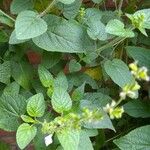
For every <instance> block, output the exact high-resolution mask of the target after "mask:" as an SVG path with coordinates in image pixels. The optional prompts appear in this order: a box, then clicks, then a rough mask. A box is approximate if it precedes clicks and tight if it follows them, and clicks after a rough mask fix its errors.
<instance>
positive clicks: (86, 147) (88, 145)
mask: <svg viewBox="0 0 150 150" xmlns="http://www.w3.org/2000/svg"><path fill="white" fill-rule="evenodd" d="M78 150H94V149H93V145H92V142H91V140H90V138H89V136H88V135H87V133H86V132H85V131H81V133H80V142H79V145H78Z"/></svg>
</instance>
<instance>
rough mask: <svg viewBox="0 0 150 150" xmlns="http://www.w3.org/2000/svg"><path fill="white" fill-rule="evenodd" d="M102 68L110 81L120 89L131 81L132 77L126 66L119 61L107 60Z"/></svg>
mask: <svg viewBox="0 0 150 150" xmlns="http://www.w3.org/2000/svg"><path fill="white" fill-rule="evenodd" d="M104 68H105V71H106V73H107V74H108V75H109V76H110V77H111V79H112V80H113V81H114V82H115V83H116V84H118V85H119V86H120V87H124V86H125V85H126V84H128V83H131V82H132V81H133V76H132V75H131V73H130V71H129V68H128V66H127V65H126V64H125V63H124V62H123V61H121V60H119V59H114V60H112V61H110V60H107V61H106V62H105V64H104Z"/></svg>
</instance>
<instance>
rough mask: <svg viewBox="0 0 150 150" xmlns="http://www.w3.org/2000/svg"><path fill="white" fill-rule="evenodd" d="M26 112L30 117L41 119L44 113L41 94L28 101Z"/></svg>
mask: <svg viewBox="0 0 150 150" xmlns="http://www.w3.org/2000/svg"><path fill="white" fill-rule="evenodd" d="M27 112H28V114H29V115H30V116H32V117H42V116H43V115H44V113H45V101H44V96H43V94H42V93H39V94H36V95H34V96H32V97H30V98H29V99H28V104H27Z"/></svg>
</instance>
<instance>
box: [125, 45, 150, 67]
mask: <svg viewBox="0 0 150 150" xmlns="http://www.w3.org/2000/svg"><path fill="white" fill-rule="evenodd" d="M126 50H127V53H128V55H129V56H131V57H132V58H133V59H134V60H135V61H138V64H139V65H140V66H145V67H147V68H148V69H149V70H150V51H149V49H146V48H142V47H136V46H127V47H126Z"/></svg>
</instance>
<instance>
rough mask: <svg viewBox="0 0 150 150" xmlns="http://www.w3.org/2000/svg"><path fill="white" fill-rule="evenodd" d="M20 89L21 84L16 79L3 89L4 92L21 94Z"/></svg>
mask: <svg viewBox="0 0 150 150" xmlns="http://www.w3.org/2000/svg"><path fill="white" fill-rule="evenodd" d="M19 91H20V86H19V84H18V83H16V82H15V81H14V82H12V83H10V84H9V85H7V86H6V87H5V89H4V91H3V93H8V94H14V95H15V94H19Z"/></svg>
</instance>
